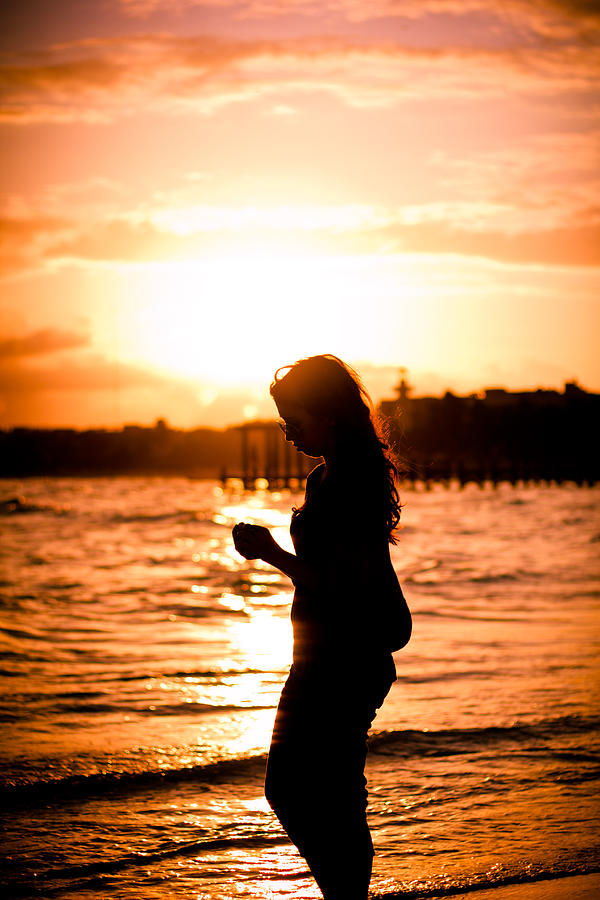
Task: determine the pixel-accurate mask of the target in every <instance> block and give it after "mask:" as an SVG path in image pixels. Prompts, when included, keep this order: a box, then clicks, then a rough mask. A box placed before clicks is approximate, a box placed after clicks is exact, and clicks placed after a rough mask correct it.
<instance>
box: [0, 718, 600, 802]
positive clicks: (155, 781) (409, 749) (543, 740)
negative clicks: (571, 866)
mask: <svg viewBox="0 0 600 900" xmlns="http://www.w3.org/2000/svg"><path fill="white" fill-rule="evenodd" d="M268 708H271V707H268ZM219 709H223V707H220V708H219ZM213 711H214V708H213ZM577 735H580V736H581V740H580V741H579V742H578V743H577V745H573V744H572V743H571V744H570V745H569V746H568V747H565V746H560V745H559V742H560V740H561V739H562V738H566V739H572V738H573V737H575V736H577ZM592 735H595V745H596V747H600V718H593V717H590V718H585V717H582V716H563V717H560V718H555V719H545V720H542V721H539V722H534V723H525V722H523V723H516V724H514V725H509V726H504V727H502V726H498V727H494V726H488V727H486V728H456V729H445V730H440V731H414V730H392V731H382V732H378V733H375V734H372V735H371V736H370V737H369V751H370V756H371V760H372V762H373V763H375V764H377V762H378V757H385V756H390V757H393V758H394V759H398V758H402V759H410V758H411V757H413V758H414V757H417V758H422V757H424V756H430V757H443V756H455V755H459V754H472V753H477V752H480V753H481V752H492V753H494V754H497V753H498V752H500V751H502V750H505V749H506V748H507V747H510V748H511V749H512V750H513V751H514V750H515V749H517V750H518V749H520V750H521V752H525V753H527V752H531V753H534V754H536V755H539V753H540V752H541V751H543V752H547V753H549V754H552V755H554V756H556V757H557V759H561V760H562V761H567V762H572V763H574V764H578V765H581V764H591V765H594V764H598V763H599V762H600V755H599V753H597V752H593V750H592V749H590V741H589V740H588V742H587V745H586V746H584V743H583V741H584V739H585V738H587V739H589V738H590V737H591V736H592ZM266 758H267V754H266V753H258V754H249V755H245V756H241V757H235V758H232V759H221V760H217V761H214V762H207V763H200V764H198V765H193V766H184V767H180V768H177V767H173V768H172V769H164V768H161V769H156V770H154V769H147V770H145V771H142V772H122V771H120V772H106V771H104V772H94V773H90V774H87V775H65V776H62V777H54V778H48V779H43V778H41V779H39V780H29V781H25V780H23V781H19V782H17V781H16V780H14V779H13V780H12V781H10V780H9V779H7V778H5V780H4V783H3V784H0V802H4V803H5V804H6V805H10V806H13V805H20V803H21V802H27V803H30V802H32V801H33V802H36V801H38V802H43V801H44V800H46V799H48V798H50V799H52V800H59V799H60V798H61V796H65V797H69V798H72V797H73V796H74V795H78V796H79V795H81V796H85V795H88V794H96V793H97V792H101V793H105V792H106V791H115V792H120V793H128V792H132V791H136V790H138V789H149V788H152V787H159V786H160V785H165V784H169V783H174V782H175V783H177V782H187V781H194V782H197V783H202V782H204V783H209V784H210V783H214V782H216V781H235V780H238V779H241V780H243V781H246V780H253V779H256V778H262V776H263V774H264V766H265V763H266ZM565 775H567V773H565ZM580 775H581V780H587V778H588V776H589V775H590V770H588V771H587V772H586V771H582V772H581V773H580ZM592 777H600V769H598V770H593V771H592Z"/></svg>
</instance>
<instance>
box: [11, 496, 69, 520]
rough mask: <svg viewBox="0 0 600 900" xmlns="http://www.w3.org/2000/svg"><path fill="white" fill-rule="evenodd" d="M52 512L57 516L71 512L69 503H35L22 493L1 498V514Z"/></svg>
mask: <svg viewBox="0 0 600 900" xmlns="http://www.w3.org/2000/svg"><path fill="white" fill-rule="evenodd" d="M39 512H43V513H52V514H53V515H55V516H64V515H66V514H67V513H70V512H71V507H70V506H69V505H68V504H60V503H33V502H32V501H31V500H27V498H26V497H23V496H22V495H21V494H19V495H15V496H13V497H4V498H3V499H2V500H0V516H14V515H20V514H26V513H39Z"/></svg>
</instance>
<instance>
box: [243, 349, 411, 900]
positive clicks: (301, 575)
mask: <svg viewBox="0 0 600 900" xmlns="http://www.w3.org/2000/svg"><path fill="white" fill-rule="evenodd" d="M282 373H283V374H282ZM271 396H272V397H273V399H274V401H275V403H276V405H277V408H278V410H279V415H280V416H281V420H280V425H281V426H282V428H283V430H284V432H285V436H286V439H287V440H288V441H291V442H292V443H293V444H294V445H295V446H296V447H297V449H298V450H300V451H302V452H303V453H306V454H307V455H308V456H314V457H319V456H322V457H323V459H324V463H321V464H320V465H318V466H317V467H316V468H315V469H313V470H312V472H311V473H310V474H309V476H308V479H307V482H306V496H305V501H304V504H303V506H302V507H301V508H300V509H294V510H293V515H292V522H291V525H290V533H291V536H292V541H293V544H294V549H295V551H296V552H295V553H288V552H287V551H286V550H284V549H283V548H282V547H280V546H279V544H277V542H276V541H275V540H274V539H273V537H272V536H271V533H270V532H269V530H268V529H267V528H263V527H262V526H258V525H247V524H245V523H243V522H241V523H238V524H237V525H236V526H235V527H234V529H233V538H234V543H235V546H236V549H237V550H238V551H239V553H241V555H242V556H244V557H245V558H246V559H262V560H264V561H265V562H267V563H269V564H271V565H273V566H275V567H276V568H277V569H280V570H281V571H282V572H284V573H285V574H286V575H289V577H290V578H291V579H292V581H293V583H294V585H295V593H294V601H293V604H292V612H291V618H292V624H293V630H294V651H293V664H292V667H291V670H290V674H289V677H288V679H287V682H286V684H285V686H284V689H283V692H282V695H281V700H280V702H279V707H278V710H277V717H276V719H275V727H274V730H273V739H272V742H271V749H270V752H269V760H268V764H267V774H266V783H265V793H266V797H267V800H268V802H269V803H270V805H271V807H272V808H273V810H274V811H275V813H276V815H277V817H278V818H279V820H280V822H281V824H282V825H283V827H284V828H285V830H286V832H287V833H288V835H289V837H290V839H291V840H292V841H293V842H294V844H296V846H297V847H298V850H299V851H300V853H301V854H302V856H304V857H305V859H306V861H307V863H308V865H309V866H310V869H311V872H312V874H313V875H314V877H315V880H316V881H317V884H318V885H319V887H320V889H321V891H322V892H323V896H324V897H325V898H326V900H338V898H339V900H342V898H343V900H365V898H366V897H367V894H368V889H369V882H370V878H371V866H372V859H373V845H372V842H371V835H370V832H369V828H368V825H367V819H366V805H367V791H366V780H365V777H364V766H365V758H366V738H367V732H368V730H369V727H370V725H371V722H372V720H373V718H374V716H375V711H376V709H377V708H378V707H379V706H381V704H382V703H383V700H384V698H385V696H386V694H387V693H388V691H389V689H390V687H391V685H392V683H393V682H394V681H395V679H396V672H395V668H394V661H393V658H392V655H391V654H392V651H394V650H398V649H400V648H401V647H403V646H404V645H405V644H406V643H407V642H408V640H409V638H410V633H411V618H410V613H409V611H408V607H407V605H406V602H405V600H404V597H403V596H402V591H401V589H400V585H399V584H398V579H397V578H396V574H395V572H394V569H393V568H392V563H391V560H390V554H389V543H390V542H391V543H394V529H395V528H396V526H397V525H398V522H399V519H400V502H399V499H398V493H397V490H396V476H397V470H396V467H395V465H394V464H393V462H392V461H391V459H390V457H389V456H388V455H387V453H386V450H387V447H386V444H385V443H384V442H383V441H382V440H381V439H380V438H379V436H378V434H377V431H376V429H375V425H374V421H373V417H372V415H371V410H370V406H371V404H370V399H369V396H368V394H367V392H366V391H365V389H364V387H363V386H362V384H361V382H360V379H359V377H358V375H357V374H356V373H355V372H354V371H353V370H352V369H350V367H349V366H346V365H345V364H344V363H343V362H342V361H341V360H340V359H338V358H337V357H335V356H331V355H329V354H327V355H324V356H312V357H308V358H307V359H301V360H299V361H298V362H296V363H294V365H292V366H284V367H283V368H282V369H278V370H277V372H276V373H275V380H274V381H273V383H272V384H271Z"/></svg>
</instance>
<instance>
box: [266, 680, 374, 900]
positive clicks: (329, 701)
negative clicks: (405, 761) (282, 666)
mask: <svg viewBox="0 0 600 900" xmlns="http://www.w3.org/2000/svg"><path fill="white" fill-rule="evenodd" d="M339 682H340V678H339V676H337V677H336V676H335V674H332V672H331V670H325V669H324V668H321V669H320V670H318V671H315V670H313V671H311V672H309V673H308V674H307V673H304V674H303V675H300V674H298V673H297V672H296V671H294V669H292V672H291V673H290V678H289V679H288V681H287V683H286V685H285V687H284V690H283V692H282V696H281V701H280V704H279V708H278V712H277V717H276V720H275V727H274V730H273V741H272V744H271V750H270V753H269V761H268V764H267V774H266V781H265V794H266V797H267V800H268V802H269V804H270V805H271V807H272V808H273V811H274V812H275V814H276V815H277V817H278V819H279V821H280V822H281V824H282V826H283V828H284V829H285V831H286V832H287V834H288V836H289V837H290V840H291V841H292V842H293V843H294V844H295V845H296V846H297V847H298V850H299V852H300V853H301V855H302V856H304V858H305V859H306V861H307V863H308V865H309V867H310V869H311V872H312V873H313V875H314V877H315V880H316V881H317V884H318V885H319V887H320V888H321V890H322V892H323V895H324V897H325V898H326V900H337V898H342V897H343V898H344V900H364V898H366V897H367V894H368V886H369V881H370V877H371V867H372V860H373V845H372V842H371V835H370V833H369V828H368V824H367V818H366V805H367V790H366V780H365V777H364V765H365V758H366V738H367V732H368V730H369V727H370V724H371V721H372V720H373V718H374V715H375V710H376V708H377V706H379V705H381V703H382V702H383V698H384V697H385V694H386V693H387V690H388V689H389V686H390V683H391V680H389V678H388V680H387V681H386V684H385V685H383V687H382V685H381V682H380V683H379V684H378V685H377V690H373V685H372V684H371V679H369V678H368V677H366V678H363V679H361V680H356V683H355V684H354V685H351V686H347V689H346V690H343V691H342V692H340V689H339Z"/></svg>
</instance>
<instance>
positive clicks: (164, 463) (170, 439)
mask: <svg viewBox="0 0 600 900" xmlns="http://www.w3.org/2000/svg"><path fill="white" fill-rule="evenodd" d="M238 456H239V435H238V434H237V432H236V430H235V429H234V428H228V429H225V430H219V429H214V428H196V429H193V430H190V431H184V430H180V429H175V428H170V427H169V426H168V425H167V423H166V422H165V421H164V420H163V419H159V420H158V421H157V422H156V424H155V425H154V426H153V427H144V426H141V425H126V426H125V427H124V428H122V429H120V430H109V429H103V428H102V429H90V430H87V431H77V430H75V429H71V428H61V429H37V428H14V429H12V430H10V431H0V475H1V476H2V477H7V476H10V477H15V476H24V475H112V474H188V475H193V476H197V477H203V478H213V477H218V475H219V474H220V471H221V469H222V468H223V467H224V466H229V467H233V466H234V465H235V461H236V460H237V457H238Z"/></svg>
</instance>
